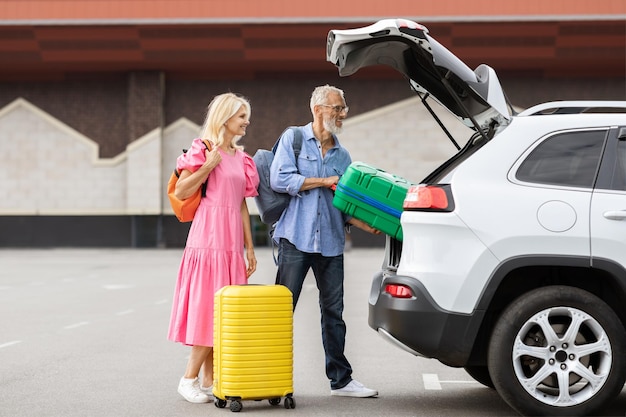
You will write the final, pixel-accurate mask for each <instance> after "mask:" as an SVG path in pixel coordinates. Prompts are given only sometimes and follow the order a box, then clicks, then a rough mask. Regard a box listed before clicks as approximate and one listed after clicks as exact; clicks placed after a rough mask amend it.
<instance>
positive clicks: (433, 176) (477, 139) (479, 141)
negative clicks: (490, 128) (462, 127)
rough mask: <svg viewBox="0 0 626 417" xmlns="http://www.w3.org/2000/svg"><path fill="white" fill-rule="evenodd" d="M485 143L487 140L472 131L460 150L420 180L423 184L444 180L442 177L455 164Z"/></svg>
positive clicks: (454, 166) (450, 170)
mask: <svg viewBox="0 0 626 417" xmlns="http://www.w3.org/2000/svg"><path fill="white" fill-rule="evenodd" d="M486 143H487V141H486V140H485V139H484V138H483V137H482V136H481V135H480V134H478V133H474V134H473V135H472V137H471V138H470V139H469V140H468V141H467V143H466V144H465V146H464V147H463V148H462V149H461V150H460V151H458V152H457V153H456V154H455V155H454V156H452V157H451V158H450V159H448V160H447V161H446V162H444V163H443V164H441V165H439V167H438V168H437V169H435V170H434V171H433V172H431V173H430V174H429V175H428V176H427V177H426V178H424V180H423V181H422V182H423V183H425V184H437V183H441V182H445V181H444V178H445V177H446V176H447V175H448V174H450V173H451V172H452V171H454V170H455V168H456V167H457V166H459V165H460V164H461V163H462V162H463V161H465V160H466V159H467V158H469V157H470V156H471V155H472V154H473V153H474V152H476V151H477V150H478V149H480V148H481V147H482V146H483V145H484V144H486Z"/></svg>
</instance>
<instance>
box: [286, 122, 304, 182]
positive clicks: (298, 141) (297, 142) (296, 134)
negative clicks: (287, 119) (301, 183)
mask: <svg viewBox="0 0 626 417" xmlns="http://www.w3.org/2000/svg"><path fill="white" fill-rule="evenodd" d="M289 129H291V131H292V132H293V154H294V156H295V157H296V169H297V170H298V173H299V172H300V169H299V168H298V157H299V156H300V151H301V150H302V131H301V130H300V128H299V127H296V126H291V127H290V128H289Z"/></svg>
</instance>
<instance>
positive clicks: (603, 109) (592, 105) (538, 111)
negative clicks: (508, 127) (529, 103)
mask: <svg viewBox="0 0 626 417" xmlns="http://www.w3.org/2000/svg"><path fill="white" fill-rule="evenodd" d="M580 113H626V101H552V102H549V103H542V104H538V105H536V106H533V107H531V108H529V109H526V110H524V111H522V112H520V113H519V114H518V116H536V115H542V114H580Z"/></svg>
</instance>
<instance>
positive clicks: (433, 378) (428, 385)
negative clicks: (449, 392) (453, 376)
mask: <svg viewBox="0 0 626 417" xmlns="http://www.w3.org/2000/svg"><path fill="white" fill-rule="evenodd" d="M422 379H423V380H424V389H427V390H441V389H442V388H441V384H478V382H477V381H468V380H461V379H458V380H448V381H444V380H440V379H439V375H437V374H422Z"/></svg>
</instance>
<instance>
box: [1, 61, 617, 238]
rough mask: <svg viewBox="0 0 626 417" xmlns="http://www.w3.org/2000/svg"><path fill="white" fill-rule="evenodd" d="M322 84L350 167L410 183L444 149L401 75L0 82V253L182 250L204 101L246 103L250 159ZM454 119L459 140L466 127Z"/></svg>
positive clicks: (518, 93)
mask: <svg viewBox="0 0 626 417" xmlns="http://www.w3.org/2000/svg"><path fill="white" fill-rule="evenodd" d="M326 82H330V83H332V84H335V85H338V86H339V87H341V88H343V89H344V90H345V92H346V98H347V100H348V104H349V105H350V109H351V110H350V116H351V117H350V118H349V119H347V121H346V123H345V131H344V132H343V133H342V134H341V135H340V140H341V142H342V144H343V145H344V146H346V147H347V148H348V149H350V150H351V153H352V157H353V160H361V161H364V162H367V163H370V164H372V165H374V166H377V167H379V168H382V169H384V170H386V171H388V172H391V173H393V174H396V175H399V176H402V177H405V178H407V179H409V180H410V181H413V182H419V181H420V180H421V179H422V178H423V177H424V176H425V175H426V174H427V173H428V172H430V171H431V170H432V169H433V168H434V167H436V166H437V165H438V164H439V163H441V162H442V161H443V160H445V159H447V158H448V157H449V156H451V155H452V154H453V153H454V151H455V148H454V146H453V145H452V144H451V143H450V142H449V140H448V139H447V138H446V137H445V136H444V135H443V133H442V132H441V130H440V128H439V127H438V126H437V125H436V124H435V122H434V121H432V119H431V118H430V116H429V115H428V114H427V113H426V111H425V110H424V108H423V107H422V106H421V104H420V103H419V101H418V100H417V99H416V98H411V97H412V93H411V92H410V91H409V88H408V85H407V84H406V83H405V82H404V80H400V79H381V80H376V79H371V80H359V79H350V78H346V79H331V80H327V79H321V78H316V77H314V76H313V77H310V78H306V79H296V80H293V79H288V78H284V79H283V78H279V79H271V80H270V79H268V80H262V81H259V80H256V81H203V80H185V79H174V80H165V79H164V78H163V76H162V75H161V74H160V73H154V72H148V73H143V72H141V73H131V74H127V75H126V76H124V77H122V76H116V77H111V76H104V77H103V79H102V80H99V79H97V78H94V76H93V75H92V76H90V77H88V79H85V80H70V81H65V82H50V83H6V84H2V85H0V155H2V163H1V164H0V175H2V178H4V179H5V181H3V182H1V183H0V193H1V195H3V196H5V198H3V199H1V200H0V230H2V233H0V246H50V245H52V246H81V245H86V246H100V245H104V246H182V245H183V244H184V238H185V236H186V233H187V230H188V225H181V224H178V223H177V221H176V219H175V218H174V217H173V216H172V215H171V210H170V207H169V203H168V200H167V197H166V195H165V184H166V183H167V179H168V178H169V175H170V173H171V171H172V169H173V166H174V160H175V158H176V156H178V155H179V154H180V152H181V149H182V148H186V147H188V146H189V144H190V143H191V140H192V139H193V138H194V137H195V136H196V135H197V134H198V131H199V128H200V125H201V124H202V121H203V118H204V115H205V112H206V106H207V104H208V102H209V100H210V98H211V97H212V96H213V95H215V94H218V93H221V92H224V91H234V92H239V93H242V94H244V95H246V96H247V97H248V98H249V99H250V100H251V102H252V106H253V113H252V124H251V126H250V129H249V130H248V135H247V136H246V138H245V139H244V141H243V143H244V145H245V146H246V150H247V151H248V152H249V153H251V154H253V153H254V151H255V150H256V149H258V148H268V147H270V146H271V144H273V142H274V141H275V140H276V138H277V137H278V135H279V134H280V133H281V132H282V130H283V129H284V128H285V127H286V126H288V125H291V124H304V123H307V122H308V121H309V120H310V119H311V115H310V110H309V105H308V100H309V96H310V92H311V90H312V89H313V87H314V86H315V85H319V84H323V83H326ZM503 84H504V85H505V89H506V90H507V91H509V98H510V99H511V101H512V102H513V104H514V105H517V106H519V107H528V106H530V105H532V104H536V103H538V102H541V101H545V100H559V99H570V98H581V99H621V100H624V98H625V97H624V91H626V90H625V86H624V80H623V79H604V80H600V79H595V80H565V81H555V80H552V81H550V82H544V81H541V80H533V79H530V78H520V77H517V78H515V77H510V78H503ZM509 87H510V88H509ZM441 114H442V117H444V118H448V117H449V116H448V114H447V112H445V111H443V112H441ZM452 122H453V124H455V127H454V128H453V134H454V135H455V136H456V137H457V138H458V140H459V141H460V142H461V144H462V141H463V140H467V138H468V137H469V134H470V132H469V130H468V129H467V128H466V127H464V126H463V125H461V124H460V123H458V122H455V121H452ZM251 204H253V202H252V201H251ZM252 211H253V212H254V207H252ZM72 225H75V227H73V226H72ZM256 229H258V234H259V235H258V242H259V243H260V244H262V243H263V242H264V238H265V236H264V229H263V227H262V225H260V224H259V223H258V222H255V230H256ZM363 239H364V240H363V242H365V243H364V244H370V243H371V242H369V241H366V239H365V238H363ZM379 243H380V241H376V242H375V244H379ZM354 244H355V245H357V246H358V245H359V241H358V239H357V241H356V242H354Z"/></svg>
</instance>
